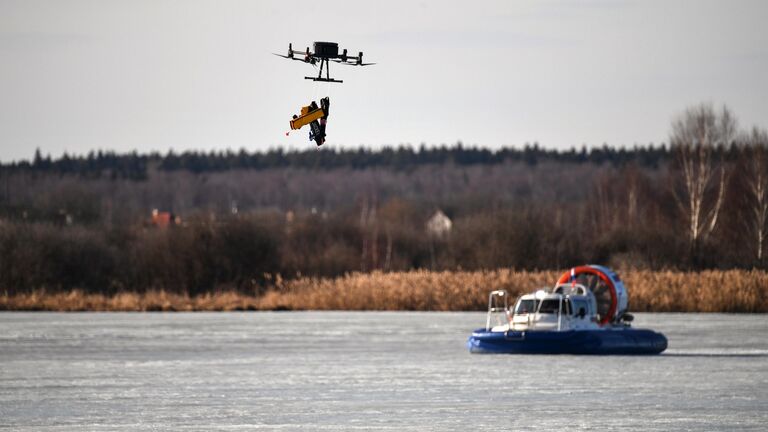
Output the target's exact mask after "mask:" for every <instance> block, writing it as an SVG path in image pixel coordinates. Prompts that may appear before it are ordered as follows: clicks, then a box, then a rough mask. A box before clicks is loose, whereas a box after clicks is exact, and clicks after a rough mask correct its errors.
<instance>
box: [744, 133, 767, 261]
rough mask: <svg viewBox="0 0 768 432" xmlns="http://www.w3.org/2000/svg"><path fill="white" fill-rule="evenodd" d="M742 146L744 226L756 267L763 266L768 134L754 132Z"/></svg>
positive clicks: (765, 232) (765, 231) (765, 229)
mask: <svg viewBox="0 0 768 432" xmlns="http://www.w3.org/2000/svg"><path fill="white" fill-rule="evenodd" d="M744 143H745V144H746V145H745V147H744V149H743V151H744V156H745V164H744V167H745V170H744V173H743V174H744V179H745V184H746V187H747V188H746V189H747V197H746V199H747V206H746V215H745V218H744V223H745V225H746V228H747V232H748V233H749V235H750V236H751V238H752V241H753V242H754V243H752V244H753V245H754V248H755V258H756V260H757V263H758V264H759V265H762V264H763V263H764V260H765V249H766V242H768V132H767V131H765V130H759V129H757V128H754V129H752V132H751V133H750V134H749V135H747V136H746V137H745V139H744Z"/></svg>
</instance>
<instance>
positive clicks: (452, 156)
mask: <svg viewBox="0 0 768 432" xmlns="http://www.w3.org/2000/svg"><path fill="white" fill-rule="evenodd" d="M723 151H732V149H724V150H723ZM669 158H670V150H669V149H668V148H667V146H665V145H663V144H662V145H660V146H653V145H649V146H635V147H632V148H623V147H622V148H615V147H609V146H608V145H603V146H602V147H595V148H590V149H588V148H587V147H582V148H581V149H578V150H577V149H576V148H575V147H574V148H571V149H569V150H554V149H546V148H542V147H540V146H539V145H538V144H533V145H529V144H526V145H525V146H524V147H523V148H513V147H504V148H501V149H498V150H490V149H486V148H480V147H472V146H470V147H465V146H464V145H462V143H460V142H459V143H457V144H456V145H454V146H450V147H449V146H438V147H427V146H425V145H421V146H420V147H418V148H414V147H411V146H399V147H384V148H382V149H380V150H371V149H366V148H358V149H337V148H332V147H324V148H321V149H314V148H308V149H306V150H294V151H285V150H283V149H281V148H277V149H272V150H268V151H265V152H260V151H254V152H248V151H246V150H244V149H242V150H240V151H238V152H234V151H232V150H226V151H211V152H208V153H205V152H197V151H186V152H183V153H179V154H177V153H175V152H173V151H169V152H168V153H166V154H165V155H161V154H160V153H150V154H146V155H140V154H138V153H136V152H132V153H128V154H117V153H115V152H109V151H106V152H105V151H101V150H99V151H91V152H89V153H88V154H87V155H84V156H72V155H69V154H67V153H65V154H63V155H62V156H61V157H59V158H57V159H54V158H51V156H50V155H47V156H43V155H42V153H41V152H40V150H39V149H38V150H36V151H35V155H34V157H33V159H32V160H31V161H19V162H11V163H6V164H3V165H0V169H2V170H4V171H27V172H37V173H56V174H74V175H79V176H83V177H88V178H93V177H99V176H102V175H104V176H106V177H119V178H127V179H133V180H145V179H146V178H147V173H148V169H150V168H151V167H156V168H157V169H159V170H162V171H178V170H186V171H190V172H193V173H207V172H221V171H227V170H241V169H253V170H264V169H270V168H298V169H313V170H328V169H337V168H353V169H369V168H387V169H395V170H403V169H407V168H412V167H416V166H421V165H430V164H447V163H452V164H456V165H477V164H479V165H492V164H501V163H505V162H524V163H526V164H528V165H536V164H538V163H546V162H557V163H591V164H610V165H613V166H624V165H627V164H630V163H634V164H637V165H639V166H642V167H651V168H656V167H658V166H659V164H660V163H663V162H666V161H668V160H669Z"/></svg>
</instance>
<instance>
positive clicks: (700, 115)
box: [670, 104, 736, 264]
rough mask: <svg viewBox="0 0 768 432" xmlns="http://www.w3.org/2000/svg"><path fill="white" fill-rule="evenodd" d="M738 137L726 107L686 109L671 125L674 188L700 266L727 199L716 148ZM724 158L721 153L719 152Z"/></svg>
mask: <svg viewBox="0 0 768 432" xmlns="http://www.w3.org/2000/svg"><path fill="white" fill-rule="evenodd" d="M735 133H736V119H735V118H734V116H733V114H732V113H731V111H730V110H729V109H728V108H727V107H725V106H723V108H722V110H720V111H715V109H714V108H713V107H712V105H709V104H700V105H697V106H695V107H692V108H689V109H687V110H686V111H685V112H684V113H683V114H682V115H681V116H680V117H678V118H677V119H676V120H675V121H674V122H673V123H672V132H671V134H670V144H671V146H672V148H673V150H674V152H675V154H676V157H677V163H678V168H679V171H678V173H679V179H680V182H679V183H678V185H677V186H678V187H675V188H673V191H674V193H675V194H674V195H675V199H676V201H677V205H678V208H679V210H680V212H681V214H682V215H683V217H684V219H685V221H686V226H687V233H688V244H689V252H690V257H691V260H692V261H693V263H694V264H698V258H699V249H700V247H701V243H702V242H703V241H705V240H707V239H708V238H709V237H710V236H711V235H712V232H713V231H714V230H715V227H716V226H717V221H718V216H719V215H720V210H721V208H722V205H723V201H724V199H725V189H726V170H725V164H724V163H723V160H722V157H719V158H718V155H717V153H718V152H717V147H718V146H723V147H724V146H727V145H728V144H730V143H731V142H732V141H733V138H734V136H735ZM719 154H720V155H721V156H722V152H719Z"/></svg>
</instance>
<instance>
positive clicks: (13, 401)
mask: <svg viewBox="0 0 768 432" xmlns="http://www.w3.org/2000/svg"><path fill="white" fill-rule="evenodd" d="M635 316H636V319H635V327H648V328H652V329H655V330H658V331H662V332H663V333H665V334H666V336H667V337H668V339H669V349H668V350H667V351H666V352H665V353H664V354H662V355H660V356H647V357H620V356H612V357H590V356H581V357H580V356H519V355H518V356H514V355H472V354H469V353H468V352H467V350H466V348H465V346H464V344H465V341H466V339H467V337H468V336H469V334H470V332H471V330H473V329H475V328H477V327H481V326H482V325H483V324H484V323H485V315H484V314H482V313H415V312H389V313H387V312H383V313H373V312H277V313H259V312H255V313H188V314H187V313H169V314H163V313H72V314H57V313H0V428H3V427H10V428H11V429H13V430H30V431H32V430H34V431H54V430H55V431H62V430H78V431H79V430H108V431H109V430H126V431H127V430H137V429H158V430H254V429H262V430H295V429H306V430H356V429H366V430H369V429H376V430H398V431H401V430H414V431H423V430H441V431H442V430H556V429H561V428H566V429H569V430H582V429H587V430H615V429H622V430H638V431H639V430H642V431H656V430H658V431H667V430H697V431H699V430H765V427H766V424H768V408H766V407H768V337H766V334H768V322H767V321H766V316H765V315H726V314H642V313H638V314H635Z"/></svg>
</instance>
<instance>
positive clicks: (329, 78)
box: [304, 58, 344, 83]
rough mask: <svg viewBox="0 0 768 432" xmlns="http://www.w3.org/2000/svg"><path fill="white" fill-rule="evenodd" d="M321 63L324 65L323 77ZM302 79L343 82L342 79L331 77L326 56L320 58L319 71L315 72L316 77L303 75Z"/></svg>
mask: <svg viewBox="0 0 768 432" xmlns="http://www.w3.org/2000/svg"><path fill="white" fill-rule="evenodd" d="M323 65H325V78H323ZM304 79H308V80H312V81H320V82H329V83H332V82H333V83H343V82H344V81H342V80H337V79H333V78H331V65H330V63H329V62H328V59H327V58H324V59H320V72H319V73H318V74H317V76H316V77H304Z"/></svg>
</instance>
